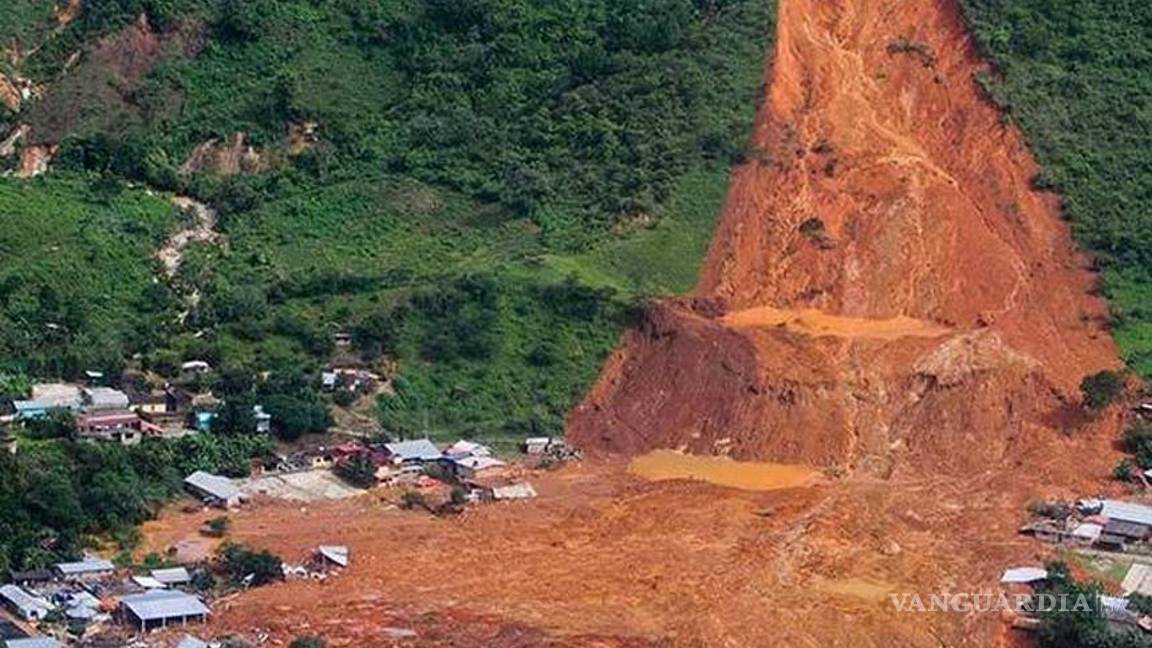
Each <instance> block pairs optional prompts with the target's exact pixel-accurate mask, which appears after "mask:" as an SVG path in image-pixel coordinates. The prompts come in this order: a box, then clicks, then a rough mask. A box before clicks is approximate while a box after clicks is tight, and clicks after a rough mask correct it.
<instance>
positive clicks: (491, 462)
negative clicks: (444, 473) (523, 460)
mask: <svg viewBox="0 0 1152 648" xmlns="http://www.w3.org/2000/svg"><path fill="white" fill-rule="evenodd" d="M453 461H455V462H456V463H457V464H459V465H461V466H464V467H465V468H471V469H472V470H475V471H481V470H487V469H489V468H499V467H500V466H504V465H507V464H505V463H504V462H503V461H500V460H499V459H496V458H495V457H460V458H459V459H453Z"/></svg>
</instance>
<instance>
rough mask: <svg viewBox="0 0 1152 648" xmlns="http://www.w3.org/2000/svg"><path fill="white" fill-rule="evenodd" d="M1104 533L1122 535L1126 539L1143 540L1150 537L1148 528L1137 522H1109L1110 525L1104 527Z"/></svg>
mask: <svg viewBox="0 0 1152 648" xmlns="http://www.w3.org/2000/svg"><path fill="white" fill-rule="evenodd" d="M1104 533H1110V534H1112V535H1121V536H1124V537H1126V538H1137V539H1143V538H1145V537H1147V536H1148V527H1147V526H1145V525H1143V524H1139V523H1137V522H1128V521H1125V520H1108V524H1105V525H1104Z"/></svg>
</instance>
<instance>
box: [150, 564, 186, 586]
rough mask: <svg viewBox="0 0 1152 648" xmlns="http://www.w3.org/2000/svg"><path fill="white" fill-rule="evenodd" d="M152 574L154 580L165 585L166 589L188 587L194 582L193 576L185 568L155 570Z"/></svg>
mask: <svg viewBox="0 0 1152 648" xmlns="http://www.w3.org/2000/svg"><path fill="white" fill-rule="evenodd" d="M150 574H151V576H152V578H154V579H155V580H156V581H157V582H159V583H161V584H163V585H164V586H165V587H176V586H179V585H187V584H189V583H191V582H192V575H191V574H189V573H188V570H187V569H185V568H183V567H170V568H167V569H153V570H152V571H151V572H150Z"/></svg>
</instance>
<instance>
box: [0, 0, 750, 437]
mask: <svg viewBox="0 0 1152 648" xmlns="http://www.w3.org/2000/svg"><path fill="white" fill-rule="evenodd" d="M85 6H86V7H87V9H86V10H85V12H84V13H83V14H82V15H81V16H80V17H79V18H78V19H77V20H76V21H74V22H73V23H72V24H71V25H69V27H68V28H67V29H65V30H63V31H62V32H61V33H60V34H58V35H56V36H54V37H52V38H47V37H45V38H47V41H46V45H45V47H44V48H42V49H41V50H39V51H37V52H36V53H35V54H34V55H33V56H31V57H30V59H29V61H28V62H26V64H25V68H26V69H25V72H27V73H29V74H32V75H33V76H37V75H39V77H40V78H44V79H47V78H54V77H55V76H56V75H57V73H56V70H58V69H59V67H60V65H62V64H63V62H64V60H65V59H66V57H67V55H68V54H70V52H71V51H74V49H75V48H76V47H77V46H83V47H85V48H87V50H88V51H89V56H88V57H87V58H85V59H84V60H83V61H82V62H81V63H80V66H81V68H82V69H78V70H77V72H76V73H75V74H73V75H70V76H66V77H64V78H63V79H61V80H59V81H58V82H55V83H53V84H51V88H50V90H49V92H48V95H47V96H46V97H45V99H44V100H42V101H39V102H33V104H32V105H31V107H30V108H28V115H29V119H30V120H31V123H32V125H33V130H34V135H33V138H32V139H34V140H36V139H43V138H48V139H53V138H55V139H60V140H62V144H61V151H60V153H59V155H58V156H57V160H56V167H55V169H54V171H53V174H52V179H50V180H42V181H37V182H36V183H31V184H28V183H16V182H12V181H6V180H2V179H0V191H5V190H7V191H8V192H10V193H16V194H19V193H20V192H25V193H30V194H32V196H31V197H30V198H29V200H31V199H33V198H35V199H39V198H38V196H39V195H40V193H42V192H43V191H46V190H47V189H53V191H55V192H56V193H59V192H61V191H63V190H64V189H62V188H58V187H61V186H62V187H64V188H67V187H72V188H75V189H76V190H77V193H76V194H75V195H70V196H66V197H65V198H66V199H67V200H71V201H83V200H84V198H83V196H82V192H83V191H86V190H87V186H88V185H100V186H101V187H104V188H105V193H106V194H107V195H109V196H112V198H109V199H110V200H117V201H121V202H125V201H128V200H130V199H131V200H140V201H144V202H146V203H147V204H148V205H152V206H155V207H156V208H157V213H156V214H155V220H152V219H151V218H149V219H146V221H147V223H149V225H148V227H147V228H146V229H144V231H141V232H140V236H139V237H138V238H136V239H132V241H131V243H133V244H134V245H138V246H139V249H136V250H134V254H135V259H136V262H137V264H138V266H137V269H138V270H139V273H136V272H133V273H132V274H126V273H125V272H123V271H121V273H120V276H119V277H117V280H118V283H117V285H116V292H110V293H109V295H108V298H107V299H104V300H103V301H101V304H102V305H103V306H104V307H105V308H107V309H110V311H112V312H110V313H108V321H107V323H106V324H105V323H104V322H93V323H91V324H89V323H88V322H81V323H80V324H84V325H86V329H93V332H91V333H87V335H86V337H83V338H81V337H79V334H77V335H76V336H74V338H75V343H74V344H72V345H71V346H69V347H67V348H59V346H60V345H57V347H55V348H54V347H44V346H42V345H38V344H37V345H31V344H30V345H26V346H25V347H20V346H17V345H16V344H15V343H9V344H8V345H7V347H0V351H3V352H4V355H5V356H6V357H9V358H11V359H13V360H16V361H17V362H19V363H20V364H19V365H18V366H16V367H15V368H17V369H19V368H26V369H27V370H28V371H30V372H31V373H33V374H34V375H37V376H41V375H54V374H55V375H61V376H69V375H74V374H75V373H76V372H77V371H80V370H81V369H86V368H92V366H98V367H100V368H103V367H105V366H107V367H109V368H111V369H115V368H117V367H116V366H115V365H113V364H112V361H113V359H115V358H126V357H129V356H131V355H132V354H135V353H141V354H142V355H141V361H142V363H143V364H144V365H145V367H146V368H150V369H153V370H155V371H157V372H158V373H160V374H161V375H165V376H170V375H172V372H173V371H174V369H175V367H177V366H178V364H179V362H181V361H183V360H188V359H202V360H207V361H209V362H211V363H212V365H213V366H214V367H216V368H217V370H218V371H217V379H216V382H217V383H219V382H227V383H229V386H231V387H233V388H234V389H231V390H228V394H227V395H228V396H230V400H231V401H235V402H236V403H237V404H235V405H231V406H230V407H231V408H232V411H231V412H228V413H226V414H227V416H226V417H225V418H226V420H228V421H229V422H230V426H229V427H232V428H235V429H245V425H243V424H242V423H243V421H240V420H239V419H242V418H244V416H245V415H244V413H243V407H241V405H242V404H247V403H249V402H253V403H254V402H256V400H257V399H258V400H259V402H260V403H261V404H263V405H265V408H266V409H267V410H268V411H269V412H270V413H271V414H272V415H273V422H274V424H275V425H277V427H278V429H277V432H278V433H280V434H281V436H283V437H285V438H294V437H295V436H298V435H299V434H304V433H307V432H311V431H315V430H318V429H322V428H323V427H324V426H325V425H326V424H327V423H328V420H327V418H326V417H325V416H324V415H323V414H321V413H320V411H319V410H320V409H321V408H322V407H323V402H322V401H320V400H319V398H318V397H317V396H316V394H315V388H314V385H312V387H311V388H308V387H307V386H305V387H299V386H298V385H295V384H294V385H293V387H292V388H291V389H289V390H287V393H288V394H289V395H290V397H291V400H284V399H282V398H279V396H278V394H282V393H285V392H284V390H279V391H277V390H271V389H263V390H261V389H260V388H259V387H258V386H257V387H252V386H247V387H246V388H245V389H235V387H236V385H235V384H234V383H235V381H234V380H231V379H230V378H225V377H227V376H232V377H234V376H237V375H241V374H244V373H247V374H248V375H255V374H258V373H264V372H271V373H272V375H273V376H274V378H273V380H274V381H279V382H283V380H284V379H285V377H286V376H290V377H291V379H292V380H296V378H297V377H298V376H311V377H312V379H313V380H314V377H315V373H316V372H318V371H319V369H320V368H321V366H322V365H323V363H324V362H325V361H326V360H327V358H328V356H329V354H330V353H331V352H332V351H333V348H332V342H331V339H332V334H333V333H334V332H336V331H340V330H350V331H353V332H354V334H355V335H356V349H357V350H358V351H359V352H361V353H363V354H364V355H365V356H366V357H368V358H369V359H375V358H384V359H387V360H395V361H397V365H396V366H398V368H399V377H398V378H397V380H396V381H395V384H396V390H397V396H396V397H394V398H386V399H384V400H383V401H382V402H381V406H380V418H381V422H382V423H383V425H384V427H385V430H386V431H387V432H389V433H391V434H393V435H412V434H432V435H443V436H459V435H466V436H478V435H479V436H486V437H488V438H496V439H498V438H501V437H505V438H507V437H515V436H518V435H523V434H527V433H541V434H543V433H557V432H559V431H560V430H561V429H562V425H563V420H564V416H565V414H566V412H567V411H568V410H569V409H570V408H571V406H572V405H573V404H574V402H575V401H576V400H577V399H578V398H579V397H580V396H581V395H582V394H583V392H584V391H585V390H586V389H587V386H588V384H589V383H590V381H591V380H592V379H593V378H594V376H595V374H596V371H597V369H598V367H599V365H600V363H601V361H602V359H603V358H604V357H605V356H606V354H607V353H608V351H609V350H610V349H611V347H612V345H613V344H614V343H615V340H616V338H617V336H618V334H619V331H620V330H621V329H622V327H624V326H626V325H627V324H628V323H629V322H630V321H631V315H632V313H633V311H634V307H633V303H634V302H635V301H636V300H637V299H640V298H643V297H644V296H646V295H649V294H660V293H672V292H681V291H685V290H687V289H689V288H691V286H692V285H693V284H694V283H695V279H696V273H697V270H698V268H699V264H700V261H701V258H702V256H703V254H704V252H705V250H706V247H707V244H708V239H709V236H710V233H711V230H712V227H713V224H714V220H715V217H716V214H717V213H718V211H719V207H720V205H721V203H722V200H723V197H724V193H725V189H726V185H727V182H726V175H727V170H728V168H729V166H730V164H731V163H732V161H734V160H737V159H740V157H741V156H742V151H743V148H744V143H745V139H746V137H747V133H748V132H749V129H750V126H751V123H752V119H753V116H754V111H755V107H756V101H757V89H758V87H759V85H760V82H761V76H762V71H763V57H764V52H765V51H766V49H767V48H766V45H767V40H768V36H769V34H770V33H771V29H772V18H773V16H772V7H771V6H770V3H762V2H756V1H754V0H706V1H705V0H672V1H669V2H651V1H650V0H627V1H623V2H621V1H612V2H609V1H607V0H594V1H592V2H573V1H562V2H542V1H540V0H423V1H420V2H404V3H401V2H362V1H360V0H356V1H352V0H338V1H334V2H325V3H316V2H312V1H311V0H249V1H246V2H237V1H234V0H166V1H164V2H158V1H156V0H112V1H110V2H107V3H100V4H99V6H98V7H97V6H95V5H91V6H90V5H85ZM4 11H5V10H0V15H2V14H3V12H4ZM140 13H144V14H145V15H147V16H148V18H149V22H150V23H151V25H152V27H153V29H154V30H155V31H156V32H157V33H156V39H157V42H158V43H159V46H158V49H157V50H156V51H157V55H156V56H157V59H156V61H155V63H154V65H151V66H149V67H144V68H141V69H135V68H133V69H131V70H128V69H122V68H121V67H118V66H120V63H119V62H120V61H123V60H126V58H127V57H128V56H129V55H131V54H132V52H133V51H134V50H133V47H137V46H136V45H134V44H133V38H130V37H128V36H124V34H129V31H118V30H122V28H126V26H128V25H129V24H131V23H133V22H134V21H135V19H136V17H137V16H138V15H139V14H140ZM117 34H120V36H117ZM190 44H195V46H194V47H193V46H191V45H190ZM66 45H67V46H66ZM110 70H111V72H110ZM109 74H112V75H113V76H115V77H116V81H115V83H109V82H107V77H108V76H109ZM101 79H105V80H101ZM109 88H112V90H109ZM76 106H83V108H84V109H83V110H80V111H77V110H76V109H75V107H76ZM305 123H314V124H316V128H315V138H314V140H315V141H312V142H310V143H308V144H307V145H305V146H303V147H300V146H293V145H290V144H291V143H290V142H289V141H288V129H289V124H305ZM236 132H244V133H246V134H247V136H248V138H249V141H250V142H252V143H253V144H254V145H255V146H256V147H257V148H258V149H259V151H260V153H261V157H262V162H261V170H260V172H258V173H256V174H254V175H245V176H233V177H220V176H217V175H214V174H213V173H211V171H210V170H208V171H205V172H202V173H192V174H185V173H181V172H180V171H179V168H178V167H179V165H180V161H182V160H184V159H186V158H187V157H188V155H189V154H190V152H191V151H192V150H193V149H194V148H195V147H196V146H197V145H199V144H201V143H203V142H206V141H208V140H210V139H213V138H217V139H221V140H226V139H228V138H230V137H231V136H232V134H234V133H236ZM296 144H299V142H298V141H297V142H296ZM125 181H129V182H132V183H144V184H147V185H149V186H151V187H153V188H155V189H162V190H167V191H178V192H183V193H190V194H193V195H196V196H198V197H200V198H201V199H203V200H206V201H208V202H209V203H211V204H212V205H213V206H215V207H217V208H218V209H219V212H220V218H221V220H220V223H219V228H220V229H221V231H222V232H223V234H224V235H225V238H226V241H227V244H226V246H221V247H213V246H208V245H195V246H192V247H191V248H190V249H189V250H188V253H187V255H186V256H185V259H184V263H183V265H182V266H181V270H180V273H179V274H178V276H177V277H176V278H175V280H174V281H172V282H171V285H166V284H165V283H154V282H151V281H150V279H149V272H151V271H153V270H154V268H152V267H151V266H150V264H149V263H148V261H147V259H148V251H149V250H151V249H154V248H155V246H156V245H157V243H158V242H159V236H160V235H162V234H163V233H164V232H166V231H171V230H172V229H174V228H175V227H176V226H177V222H176V221H177V218H175V216H174V214H173V211H172V210H171V209H170V208H168V207H167V205H165V204H164V202H163V201H162V200H161V199H159V198H155V199H152V198H146V197H144V196H142V195H141V192H139V191H138V190H134V189H131V188H125V187H124V182H125ZM9 183H10V184H9ZM3 195H4V194H2V193H0V196H3ZM57 200H63V199H57ZM5 207H8V208H7V209H5ZM97 208H98V207H97V206H91V205H87V204H85V205H84V209H87V210H95V209H97ZM48 209H50V207H49V206H45V207H44V208H43V210H44V211H47V210H48ZM27 210H28V208H27V206H26V205H25V204H23V203H21V202H13V204H11V205H10V206H5V205H3V203H0V212H7V211H11V212H13V213H16V212H18V211H25V212H26V211H27ZM77 210H79V208H74V209H73V211H77ZM113 211H115V212H116V213H117V214H120V215H121V218H122V219H123V221H125V222H135V221H137V220H141V217H140V216H138V215H134V214H122V213H121V212H122V210H121V209H119V203H117V204H116V205H114V210H113ZM69 222H71V221H69ZM21 243H22V242H21V241H14V242H13V246H16V245H18V244H21ZM64 243H65V244H66V245H67V248H68V251H69V252H70V253H71V252H73V251H74V250H76V249H77V247H76V246H74V245H72V244H71V243H69V242H67V241H65V242H64ZM91 245H92V246H94V247H96V248H98V250H99V249H100V248H102V247H103V246H105V245H107V244H105V243H104V242H103V241H102V240H95V241H92V242H91ZM23 247H28V245H27V244H23ZM39 258H40V257H39V256H37V255H32V254H30V255H29V260H30V264H33V265H35V264H36V263H39V261H36V260H37V259H39ZM27 272H28V273H30V272H31V269H29V270H28V271H27ZM153 274H154V273H153ZM77 291H78V292H80V291H82V292H83V294H85V295H91V294H92V293H93V292H94V291H93V290H92V289H91V287H89V286H84V285H83V284H77ZM154 293H155V294H154ZM191 293H196V294H197V295H199V297H200V299H199V301H198V302H197V303H196V304H194V305H193V306H192V307H191V308H189V309H188V310H189V312H188V313H187V317H186V318H184V319H183V321H182V324H177V323H176V315H177V313H179V312H180V311H181V310H183V308H184V307H185V305H183V304H180V303H179V299H178V298H176V297H174V296H173V295H174V294H175V295H188V294H191ZM141 295H147V296H148V297H149V298H150V302H149V303H150V304H151V308H152V310H151V311H148V313H142V312H139V305H140V304H141V302H142V301H143V298H142V297H141ZM61 301H63V302H64V303H69V304H70V303H73V301H74V300H73V299H72V298H71V295H68V296H66V297H65V298H63V299H62V300H61ZM34 310H36V311H37V312H45V311H44V309H43V308H40V307H39V306H36V307H35V308H34ZM94 310H95V312H96V313H98V314H99V315H100V316H101V317H104V313H103V312H102V310H101V309H93V308H84V309H83V311H82V312H84V313H86V314H90V313H92V312H93V311H94ZM7 313H8V309H7V308H6V307H4V305H3V303H0V317H3V316H5V315H6V314H7ZM149 313H151V315H149V317H151V319H147V320H145V319H142V318H143V317H144V315H146V314H149ZM113 314H116V316H117V319H113V318H112V315H113ZM89 317H95V315H89ZM113 333H120V334H121V335H124V336H127V337H126V339H118V338H111V336H112V335H113ZM96 336H103V337H96ZM94 337H96V339H95V341H93V338H94ZM105 338H110V339H109V340H108V341H107V342H106V341H105ZM66 351H67V352H68V353H65V352H66ZM69 353H70V354H71V355H69ZM92 355H97V356H98V357H94V358H93V357H90V356H92ZM298 387H299V388H298ZM343 400H344V401H347V400H348V399H347V398H346V397H345V398H343ZM233 415H234V416H233ZM232 419H236V420H232Z"/></svg>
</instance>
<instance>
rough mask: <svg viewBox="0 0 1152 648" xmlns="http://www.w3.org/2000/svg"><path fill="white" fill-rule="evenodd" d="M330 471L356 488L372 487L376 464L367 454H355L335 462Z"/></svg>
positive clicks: (374, 482) (374, 483)
mask: <svg viewBox="0 0 1152 648" xmlns="http://www.w3.org/2000/svg"><path fill="white" fill-rule="evenodd" d="M332 472H334V473H336V476H337V477H339V478H340V479H343V480H344V481H346V482H348V483H349V484H351V485H353V486H355V487H356V488H372V487H373V486H375V485H376V464H374V463H372V458H371V457H369V456H368V455H367V454H363V453H361V454H356V455H352V456H351V457H348V458H346V459H344V460H343V461H341V462H339V463H337V464H336V465H335V466H334V467H333V468H332Z"/></svg>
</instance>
